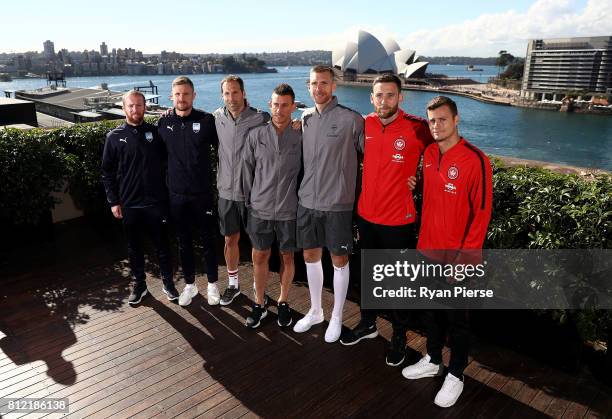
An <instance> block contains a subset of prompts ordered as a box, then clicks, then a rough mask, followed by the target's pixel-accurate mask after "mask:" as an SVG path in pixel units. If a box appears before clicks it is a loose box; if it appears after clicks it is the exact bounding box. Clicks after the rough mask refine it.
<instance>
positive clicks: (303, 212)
mask: <svg viewBox="0 0 612 419" xmlns="http://www.w3.org/2000/svg"><path fill="white" fill-rule="evenodd" d="M297 245H298V247H299V248H300V249H314V248H317V247H327V249H328V250H329V251H330V252H331V253H332V254H334V255H336V256H342V255H348V254H350V253H351V252H352V251H353V212H352V211H318V210H313V209H310V208H304V207H303V206H301V205H298V210H297Z"/></svg>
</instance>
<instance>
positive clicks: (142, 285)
mask: <svg viewBox="0 0 612 419" xmlns="http://www.w3.org/2000/svg"><path fill="white" fill-rule="evenodd" d="M147 292H148V290H147V283H146V282H144V281H142V282H141V281H139V282H136V283H135V284H134V288H132V293H131V294H130V296H129V297H128V304H132V305H134V304H138V303H140V302H141V301H142V297H144V296H145V295H147Z"/></svg>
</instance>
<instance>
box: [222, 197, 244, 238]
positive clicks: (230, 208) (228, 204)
mask: <svg viewBox="0 0 612 419" xmlns="http://www.w3.org/2000/svg"><path fill="white" fill-rule="evenodd" d="M246 223H247V210H246V207H245V206H244V202H241V201H228V200H227V199H223V198H219V230H220V231H221V234H222V235H223V236H231V235H232V234H236V233H240V226H241V225H242V226H243V227H245V228H246Z"/></svg>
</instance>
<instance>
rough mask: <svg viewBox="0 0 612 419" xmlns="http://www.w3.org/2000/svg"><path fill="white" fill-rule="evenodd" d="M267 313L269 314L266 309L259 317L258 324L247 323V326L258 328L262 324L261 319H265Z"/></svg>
mask: <svg viewBox="0 0 612 419" xmlns="http://www.w3.org/2000/svg"><path fill="white" fill-rule="evenodd" d="M267 315H268V312H267V311H264V312H263V314H262V315H261V317H260V318H259V321H258V322H257V324H254V325H253V326H249V325H248V324H245V326H246V327H248V328H249V329H257V328H258V327H259V325H261V321H262V320H263V319H265V318H266V316H267Z"/></svg>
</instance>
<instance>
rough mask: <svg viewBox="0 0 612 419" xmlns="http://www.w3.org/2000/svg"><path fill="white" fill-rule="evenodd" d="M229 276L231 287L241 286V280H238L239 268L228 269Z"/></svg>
mask: <svg viewBox="0 0 612 419" xmlns="http://www.w3.org/2000/svg"><path fill="white" fill-rule="evenodd" d="M227 278H228V279H229V285H230V287H236V288H238V287H239V285H238V284H239V282H238V270H237V269H236V270H235V271H229V270H228V271H227Z"/></svg>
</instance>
